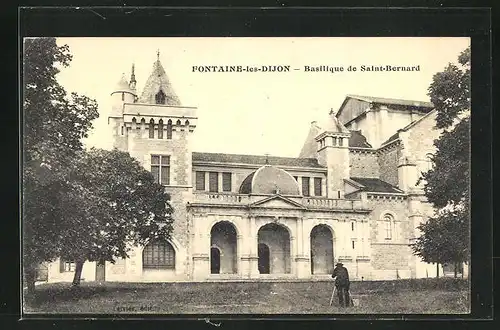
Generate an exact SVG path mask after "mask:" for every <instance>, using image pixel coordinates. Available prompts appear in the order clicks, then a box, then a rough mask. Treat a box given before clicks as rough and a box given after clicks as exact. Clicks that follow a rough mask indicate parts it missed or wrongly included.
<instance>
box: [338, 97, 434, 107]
mask: <svg viewBox="0 0 500 330" xmlns="http://www.w3.org/2000/svg"><path fill="white" fill-rule="evenodd" d="M346 97H348V98H352V99H358V100H360V101H365V102H370V103H378V104H394V105H404V106H408V107H419V108H434V105H433V104H432V103H431V102H424V101H413V100H402V99H389V98H385V97H374V96H362V95H352V94H349V95H347V96H346Z"/></svg>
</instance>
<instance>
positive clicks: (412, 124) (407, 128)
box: [382, 109, 436, 146]
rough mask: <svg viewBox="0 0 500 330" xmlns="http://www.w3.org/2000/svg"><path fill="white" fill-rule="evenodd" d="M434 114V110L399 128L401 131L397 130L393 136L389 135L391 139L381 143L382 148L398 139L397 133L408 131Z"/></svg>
mask: <svg viewBox="0 0 500 330" xmlns="http://www.w3.org/2000/svg"><path fill="white" fill-rule="evenodd" d="M435 112H436V109H434V110H432V111H430V112H428V113H426V114H425V115H424V116H422V117H420V118H419V119H417V120H415V121H413V122H411V123H409V124H408V125H406V126H405V127H403V128H401V129H398V131H397V132H396V133H395V134H393V135H391V137H389V138H388V139H387V140H386V141H385V142H384V143H382V146H383V145H385V144H388V143H389V142H392V141H395V140H397V139H399V133H400V132H406V131H407V130H409V129H410V128H412V127H413V126H415V125H417V124H419V123H420V122H421V121H423V120H424V119H425V118H427V117H429V116H431V115H432V114H433V113H435Z"/></svg>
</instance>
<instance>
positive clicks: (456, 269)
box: [453, 262, 458, 278]
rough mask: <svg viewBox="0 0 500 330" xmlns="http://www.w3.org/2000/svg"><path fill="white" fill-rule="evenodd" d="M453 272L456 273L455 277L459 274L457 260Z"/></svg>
mask: <svg viewBox="0 0 500 330" xmlns="http://www.w3.org/2000/svg"><path fill="white" fill-rule="evenodd" d="M453 273H454V275H455V278H457V274H458V262H455V266H454V269H453Z"/></svg>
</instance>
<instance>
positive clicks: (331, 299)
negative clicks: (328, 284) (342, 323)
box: [330, 285, 336, 306]
mask: <svg viewBox="0 0 500 330" xmlns="http://www.w3.org/2000/svg"><path fill="white" fill-rule="evenodd" d="M335 289H336V287H335V285H334V286H333V291H332V297H331V298H330V306H331V305H332V303H333V296H334V295H335Z"/></svg>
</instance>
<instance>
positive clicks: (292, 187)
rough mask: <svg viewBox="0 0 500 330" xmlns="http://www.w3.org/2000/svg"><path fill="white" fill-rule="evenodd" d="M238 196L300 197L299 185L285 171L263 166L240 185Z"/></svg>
mask: <svg viewBox="0 0 500 330" xmlns="http://www.w3.org/2000/svg"><path fill="white" fill-rule="evenodd" d="M239 192H240V194H266V195H271V194H281V195H300V190H299V184H298V183H297V181H296V180H295V179H294V178H293V176H291V175H290V173H288V172H287V171H285V170H282V169H279V168H277V167H274V166H271V165H264V166H262V167H261V168H259V169H258V170H257V171H255V172H253V173H251V174H250V175H248V176H247V177H246V178H245V180H243V182H242V183H241V186H240V191H239Z"/></svg>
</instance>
